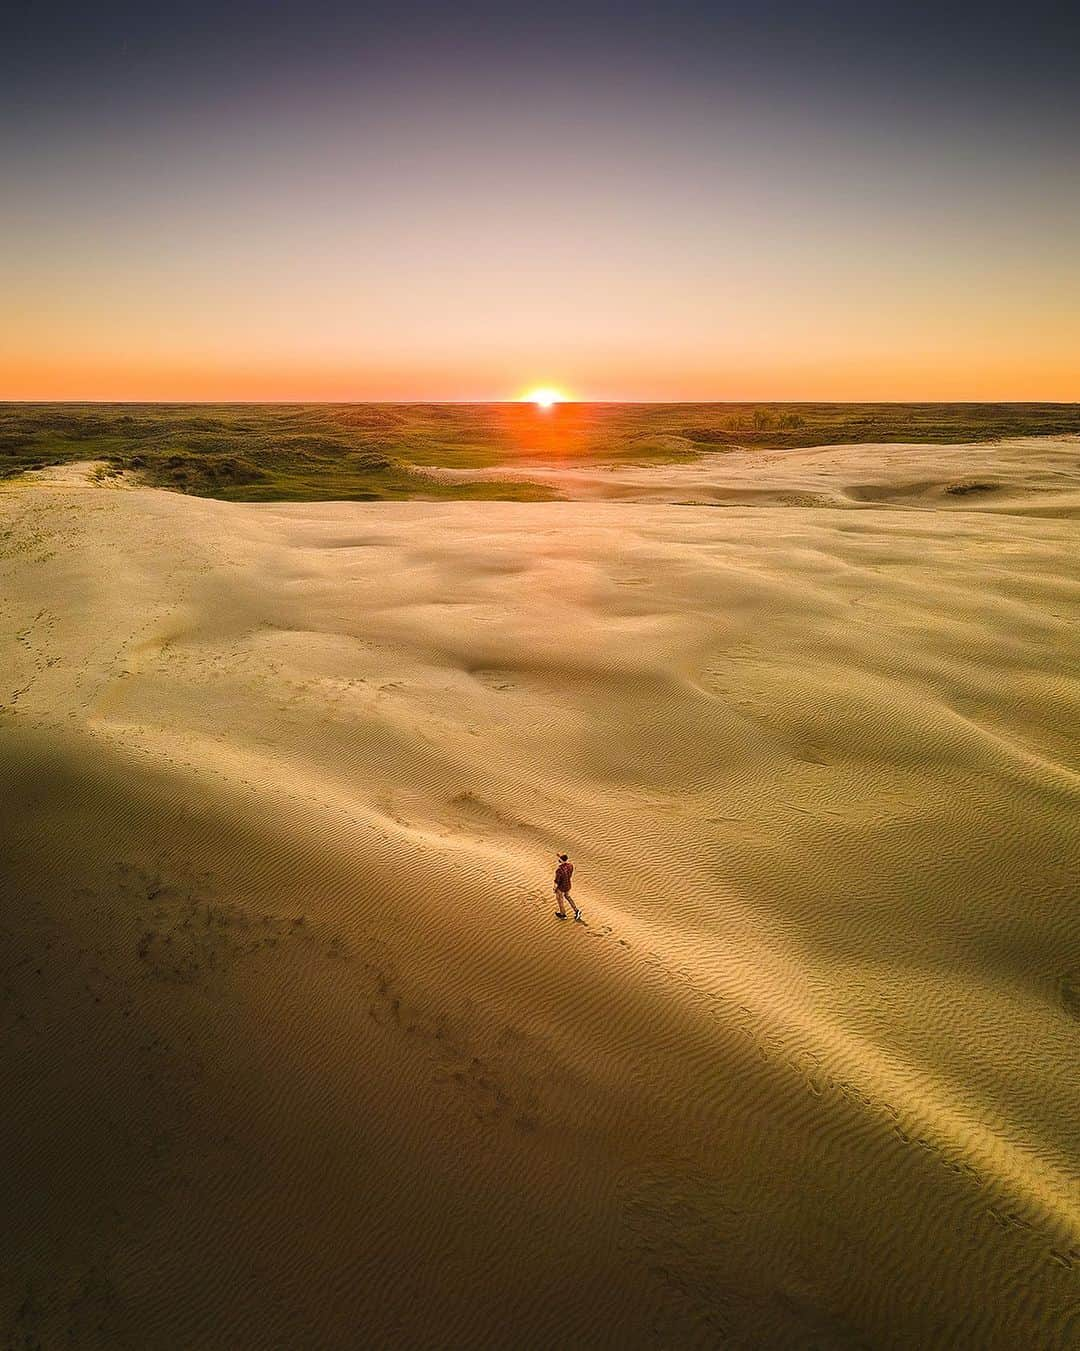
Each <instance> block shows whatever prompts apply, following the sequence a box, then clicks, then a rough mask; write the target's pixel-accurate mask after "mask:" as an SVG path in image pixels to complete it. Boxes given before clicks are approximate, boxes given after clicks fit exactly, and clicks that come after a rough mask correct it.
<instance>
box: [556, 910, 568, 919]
mask: <svg viewBox="0 0 1080 1351" xmlns="http://www.w3.org/2000/svg"><path fill="white" fill-rule="evenodd" d="M555 918H556V919H565V918H566V916H565V915H564V914H563V913H562V911H561V910H556V911H555Z"/></svg>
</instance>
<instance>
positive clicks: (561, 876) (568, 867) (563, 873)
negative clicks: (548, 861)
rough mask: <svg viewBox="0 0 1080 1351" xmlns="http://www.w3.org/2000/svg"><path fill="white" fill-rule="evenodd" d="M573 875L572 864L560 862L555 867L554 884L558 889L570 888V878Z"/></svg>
mask: <svg viewBox="0 0 1080 1351" xmlns="http://www.w3.org/2000/svg"><path fill="white" fill-rule="evenodd" d="M573 875H574V865H573V864H572V863H560V864H559V866H558V867H557V868H556V869H555V885H556V886H557V887H558V888H559V890H560V891H569V890H570V879H571V877H573Z"/></svg>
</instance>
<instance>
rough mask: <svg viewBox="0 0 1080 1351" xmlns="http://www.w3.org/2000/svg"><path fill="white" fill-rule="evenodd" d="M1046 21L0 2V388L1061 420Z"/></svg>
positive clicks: (800, 10) (1065, 246)
mask: <svg viewBox="0 0 1080 1351" xmlns="http://www.w3.org/2000/svg"><path fill="white" fill-rule="evenodd" d="M1078 52H1080V8H1078V7H1077V6H1075V5H1064V4H1061V5H1046V4H1041V3H1034V4H1027V5H1024V6H1018V5H1017V6H1014V5H995V4H993V3H986V4H980V5H967V4H964V5H950V4H948V3H947V2H946V3H940V4H937V5H932V6H931V5H922V4H919V3H908V4H903V5H900V4H896V5H894V4H891V3H888V0H885V2H884V3H876V4H875V3H867V2H866V0H864V3H861V4H853V3H846V0H845V2H842V3H835V4H815V3H813V0H802V2H801V3H798V2H796V0H791V2H789V3H779V2H778V3H770V2H769V0H760V2H759V3H754V4H751V3H745V4H724V3H722V2H719V3H713V4H709V5H706V4H685V3H679V0H674V2H669V3H665V4H649V5H646V4H639V3H635V2H634V0H627V3H623V4H591V3H589V2H588V0H584V2H583V3H580V4H574V5H564V4H560V3H558V0H554V2H553V3H551V4H547V5H544V6H539V5H536V6H533V5H522V6H515V5H512V4H509V3H503V4H499V5H495V4H487V3H484V4H471V3H468V0H464V2H463V3H453V4H447V3H442V4H413V3H409V2H408V0H405V2H404V3H399V4H393V5H382V4H377V5H370V6H365V5H363V4H356V3H353V4H347V3H337V2H334V0H309V2H308V3H304V4H299V3H293V0H281V2H280V3H264V4H251V3H229V0H224V2H223V3H216V4H204V3H202V0H193V2H192V3H188V4H186V5H184V6H175V7H174V6H152V5H147V4H145V0H144V2H143V3H140V4H137V5H136V4H117V3H111V2H110V0H102V3H100V4H98V5H96V6H88V5H86V4H85V3H79V4H68V3H65V0H57V2H56V3H53V4H51V5H43V4H26V3H24V4H22V5H13V6H9V7H8V8H7V9H6V10H5V17H4V19H3V27H2V29H0V175H2V176H0V194H2V196H0V317H2V322H0V399H72V400H97V399H101V400H129V399H130V400H199V401H228V400H238V401H240V400H264V399H265V400H284V401H306V400H310V401H322V400H343V401H351V400H366V399H373V400H428V399H430V400H488V399H513V398H516V397H520V396H521V395H522V394H523V393H525V392H526V391H528V390H530V389H531V388H533V387H535V386H539V385H543V386H553V387H555V388H556V389H558V390H560V391H562V392H563V393H564V394H565V395H567V396H568V397H572V398H578V399H627V400H669V399H670V400H677V399H694V400H699V399H701V400H704V399H716V400H726V399H828V400H832V399H836V400H859V399H898V400H904V399H927V400H934V399H943V400H948V399H957V400H963V399H978V400H982V399H992V400H1038V399H1047V400H1063V401H1076V400H1080V80H1078V79H1077V77H1076V68H1077V57H1078Z"/></svg>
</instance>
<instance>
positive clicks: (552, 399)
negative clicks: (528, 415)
mask: <svg viewBox="0 0 1080 1351" xmlns="http://www.w3.org/2000/svg"><path fill="white" fill-rule="evenodd" d="M522 402H524V403H534V404H536V406H537V408H544V409H547V408H553V407H554V406H555V404H557V403H563V402H565V395H563V394H562V393H561V392H560V391H559V390H557V389H552V388H551V387H550V386H547V385H543V386H541V387H540V388H539V389H534V390H531V391H530V392H529V393H528V394H526V395H525V398H524V399H523V401H522Z"/></svg>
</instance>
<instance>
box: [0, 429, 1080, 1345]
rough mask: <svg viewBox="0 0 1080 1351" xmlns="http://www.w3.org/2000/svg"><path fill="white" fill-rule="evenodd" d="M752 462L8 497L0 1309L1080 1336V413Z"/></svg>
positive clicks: (0, 696)
mask: <svg viewBox="0 0 1080 1351" xmlns="http://www.w3.org/2000/svg"><path fill="white" fill-rule="evenodd" d="M744 458H748V457H730V456H728V457H717V459H716V460H715V461H712V462H710V463H709V464H708V465H704V466H687V467H685V468H679V467H674V468H670V469H662V470H652V471H645V470H639V471H634V470H621V471H613V472H609V473H607V474H606V475H604V474H600V473H594V474H593V475H592V476H591V477H589V476H588V475H589V471H584V470H581V471H570V470H562V471H559V475H560V477H559V484H560V487H561V488H563V489H564V490H565V491H566V492H567V495H571V494H572V493H574V492H576V493H577V494H578V495H581V496H589V497H590V498H592V499H594V500H590V501H582V502H565V503H537V504H527V503H483V504H477V503H470V502H444V503H426V502H401V503H372V504H364V503H357V504H336V503H320V504H311V505H309V504H305V505H300V504H292V505H266V506H237V505H231V504H226V503H221V502H214V501H204V500H197V499H193V498H185V497H182V496H178V495H175V494H169V493H164V492H158V491H151V490H148V489H134V490H125V489H124V488H110V487H103V486H98V485H94V484H93V483H91V482H89V481H86V480H85V479H80V478H79V477H78V476H77V475H74V474H72V473H71V472H70V471H65V473H64V474H61V475H52V476H48V475H47V476H45V479H44V481H38V482H36V483H30V482H29V481H27V482H24V483H22V484H19V485H15V486H11V487H8V488H6V489H5V490H4V491H3V492H0V578H2V605H3V628H4V632H5V646H4V653H3V663H4V665H3V668H2V669H0V754H2V756H3V765H4V774H3V778H2V783H3V790H2V791H3V813H4V816H3V819H4V823H5V829H4V838H5V845H4V850H3V860H2V868H3V878H2V881H3V904H2V910H0V1010H2V1013H3V1017H4V1023H5V1037H4V1051H3V1066H4V1068H3V1076H4V1084H5V1102H6V1104H7V1107H6V1110H5V1112H4V1114H3V1116H2V1117H0V1122H2V1124H0V1144H2V1147H3V1153H4V1158H5V1160H6V1163H7V1167H6V1168H5V1170H4V1180H3V1198H2V1199H3V1207H2V1209H3V1214H4V1216H5V1226H6V1229H7V1244H6V1249H7V1253H8V1260H7V1261H5V1263H4V1265H3V1269H2V1275H0V1328H2V1330H3V1332H4V1336H5V1341H6V1344H11V1345H13V1346H20V1347H21V1346H33V1345H41V1346H55V1345H62V1344H69V1343H74V1344H76V1345H80V1346H125V1345H126V1346H133V1347H176V1346H207V1347H235V1346H252V1347H264V1346H326V1347H353V1346H358V1345H394V1346H409V1347H412V1346H416V1347H441V1346H455V1347H466V1346H496V1345H500V1346H502V1345H521V1346H537V1347H549V1346H590V1347H626V1346H634V1347H637V1346H641V1347H649V1346H653V1347H671V1346H680V1347H681V1346H688V1347H689V1346H702V1347H714V1346H732V1347H762V1346H767V1347H792V1348H796V1347H797V1348H809V1347H820V1348H825V1347H830V1348H831V1347H857V1346H862V1347H866V1346H872V1347H897V1348H900V1347H928V1346H941V1347H946V1346H947V1347H972V1348H1002V1349H1003V1351H1005V1349H1006V1348H1007V1349H1009V1351H1013V1349H1015V1348H1018V1347H1040V1348H1065V1347H1069V1346H1073V1345H1075V1344H1076V1342H1077V1339H1078V1337H1080V1186H1078V1183H1080V1128H1078V1125H1077V1123H1078V1121H1080V1079H1078V1075H1077V1071H1076V1065H1077V1039H1078V1032H1080V1027H1078V1018H1080V916H1078V912H1077V907H1076V895H1077V877H1078V876H1080V830H1078V826H1077V821H1078V816H1077V807H1078V805H1080V769H1078V758H1077V749H1078V738H1077V728H1078V726H1080V721H1078V717H1080V681H1078V679H1077V673H1078V671H1080V565H1078V563H1077V543H1078V540H1077V530H1076V525H1075V522H1074V520H1073V519H1071V518H1072V517H1074V516H1075V514H1076V506H1077V504H1078V503H1080V473H1078V465H1080V445H1078V444H1077V443H1074V442H1073V443H1070V442H1068V441H1063V442H1055V443H1046V444H1041V443H1033V442H1025V443H1020V442H1018V443H1006V444H1004V445H1002V446H999V447H987V446H983V447H979V448H977V450H973V449H972V448H959V447H957V448H952V447H920V448H917V449H908V450H903V449H901V448H881V447H878V448H873V449H871V448H866V447H854V448H852V447H847V448H843V449H836V448H834V449H827V450H825V451H819V452H797V453H791V454H784V455H770V456H768V457H765V456H761V455H756V456H755V457H754V459H755V461H756V466H755V467H754V469H753V471H752V470H751V467H750V466H749V465H747V464H744V463H742V461H743V459H744ZM733 459H734V460H737V461H738V462H737V463H732V461H733ZM552 472H553V473H554V471H552ZM650 474H651V475H652V477H651V478H650V477H649V475H650ZM582 475H585V476H586V477H584V478H583V477H581V476H582ZM489 476H490V475H489ZM531 476H535V475H531ZM691 479H692V480H693V483H692V484H691V482H690V480H691ZM991 480H992V481H993V486H992V487H989V486H988V487H979V486H976V487H971V488H963V489H961V490H960V491H952V492H950V491H949V487H950V485H955V484H970V483H974V484H981V483H983V482H984V481H985V482H986V483H989V482H990V481H991ZM567 485H569V487H568V486H567ZM673 485H674V486H673ZM688 488H690V489H692V490H691V491H688ZM740 493H747V494H753V493H756V494H757V497H756V498H754V499H753V504H750V499H748V498H747V499H740V498H739V494H740ZM725 494H727V496H725ZM769 494H771V497H769V496H768V495H769ZM665 495H666V496H667V497H668V498H669V499H672V498H674V500H676V501H678V500H685V499H686V498H689V497H700V499H701V500H702V501H703V502H713V503H715V502H723V501H727V500H729V498H730V500H731V501H734V502H735V503H737V505H733V506H729V507H728V508H727V509H725V510H716V509H715V508H714V507H713V506H710V505H693V506H678V505H673V504H671V501H670V500H669V501H650V500H638V501H633V500H610V501H603V500H599V499H600V497H601V496H607V497H610V498H612V499H617V498H623V499H629V498H634V497H637V498H645V499H648V498H654V497H660V498H663V497H664V496H665ZM740 501H743V502H744V504H742V505H739V504H738V503H739V502H740ZM558 848H566V849H568V850H569V851H570V852H571V853H572V855H573V856H574V858H575V860H576V862H577V865H578V874H577V878H578V883H579V885H578V886H577V887H576V888H575V890H576V891H577V892H578V899H579V901H580V903H581V904H582V905H583V906H584V910H585V915H586V919H587V924H586V925H584V926H574V925H571V924H566V925H560V924H559V923H558V922H556V921H555V920H554V919H553V917H552V902H551V896H550V892H549V889H548V888H549V876H550V874H551V872H552V870H553V854H554V852H555V850H556V849H558Z"/></svg>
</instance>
